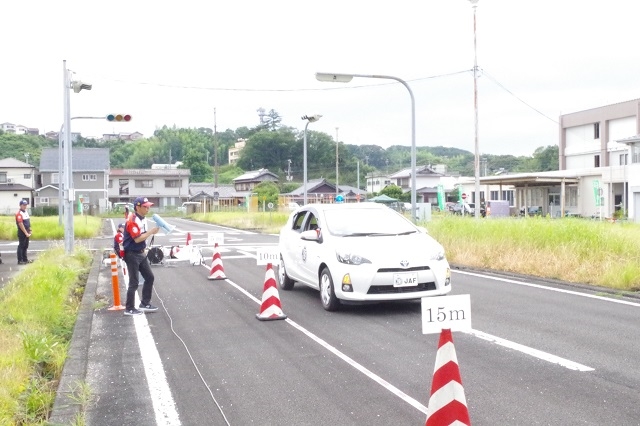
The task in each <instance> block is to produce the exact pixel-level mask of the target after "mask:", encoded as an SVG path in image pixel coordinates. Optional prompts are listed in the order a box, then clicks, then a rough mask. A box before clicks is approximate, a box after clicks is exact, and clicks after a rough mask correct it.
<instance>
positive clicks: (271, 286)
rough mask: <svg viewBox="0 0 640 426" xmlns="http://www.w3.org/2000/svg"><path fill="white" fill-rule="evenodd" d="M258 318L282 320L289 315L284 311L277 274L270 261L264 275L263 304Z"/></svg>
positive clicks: (262, 319)
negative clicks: (277, 284)
mask: <svg viewBox="0 0 640 426" xmlns="http://www.w3.org/2000/svg"><path fill="white" fill-rule="evenodd" d="M256 318H258V319H259V320H260V321H272V320H282V319H285V318H287V316H286V315H285V314H284V313H282V305H280V295H279V294H278V287H276V275H275V273H274V272H273V266H272V265H271V264H270V263H268V264H267V272H266V273H265V276H264V290H263V292H262V305H260V313H259V314H256Z"/></svg>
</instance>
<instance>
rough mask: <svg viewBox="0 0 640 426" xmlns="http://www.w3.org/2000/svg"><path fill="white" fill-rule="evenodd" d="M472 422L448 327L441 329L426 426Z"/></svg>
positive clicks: (468, 425) (467, 423)
mask: <svg viewBox="0 0 640 426" xmlns="http://www.w3.org/2000/svg"><path fill="white" fill-rule="evenodd" d="M454 423H455V424H456V425H467V426H470V425H471V420H470V419H469V410H468V409H467V400H466V398H465V396H464V388H463V387H462V379H461V378H460V369H459V368H458V357H457V356H456V348H455V347H454V346H453V337H452V336H451V329H448V328H445V329H443V330H442V331H441V332H440V342H439V343H438V353H437V355H436V366H435V368H434V370H433V381H432V382H431V397H430V398H429V409H428V411H427V423H426V425H425V426H440V425H450V424H454Z"/></svg>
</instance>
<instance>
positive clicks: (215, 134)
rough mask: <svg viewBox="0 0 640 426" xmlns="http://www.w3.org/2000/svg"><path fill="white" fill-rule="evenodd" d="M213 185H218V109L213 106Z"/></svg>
mask: <svg viewBox="0 0 640 426" xmlns="http://www.w3.org/2000/svg"><path fill="white" fill-rule="evenodd" d="M213 167H214V172H213V176H214V179H213V186H214V188H217V187H218V128H217V123H216V109H215V108H213Z"/></svg>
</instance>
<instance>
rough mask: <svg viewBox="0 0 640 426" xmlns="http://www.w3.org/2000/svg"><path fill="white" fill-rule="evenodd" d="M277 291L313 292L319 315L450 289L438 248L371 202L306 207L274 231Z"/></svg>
mask: <svg viewBox="0 0 640 426" xmlns="http://www.w3.org/2000/svg"><path fill="white" fill-rule="evenodd" d="M278 249H279V252H280V263H279V265H278V281H279V286H280V288H281V289H283V290H292V289H293V287H294V284H295V283H296V282H299V283H301V284H304V285H306V286H309V287H311V288H314V289H316V290H319V291H320V300H321V302H322V306H323V307H324V309H326V310H327V311H334V310H336V309H338V308H339V306H340V304H341V303H342V302H375V301H390V300H410V299H420V298H422V297H425V296H439V295H443V294H447V293H449V292H450V291H451V270H450V267H449V263H448V261H447V259H446V257H445V252H444V248H443V247H442V245H440V243H438V242H437V241H436V240H435V239H434V238H432V237H431V236H430V235H429V234H428V233H427V232H426V230H425V229H424V228H420V227H418V226H416V225H414V224H413V223H412V222H411V221H410V220H408V219H407V218H406V217H404V216H403V215H402V214H401V213H398V212H396V211H395V210H393V209H390V208H388V207H387V206H385V205H383V204H378V203H353V204H350V203H344V204H309V205H306V206H303V207H301V208H300V209H299V210H298V211H296V212H294V213H292V214H291V215H290V217H289V219H288V221H287V223H286V225H285V226H284V227H283V228H282V229H281V231H280V237H279V242H278Z"/></svg>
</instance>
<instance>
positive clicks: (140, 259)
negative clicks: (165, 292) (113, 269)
mask: <svg viewBox="0 0 640 426" xmlns="http://www.w3.org/2000/svg"><path fill="white" fill-rule="evenodd" d="M124 262H125V263H126V264H127V269H128V271H127V272H128V273H129V288H127V303H126V309H127V310H130V309H135V308H136V306H135V301H136V290H138V283H139V281H138V272H139V273H140V275H142V278H143V279H144V284H143V285H142V297H141V298H140V299H141V300H140V301H141V302H142V304H143V305H147V304H148V303H149V302H151V291H152V290H153V280H154V278H155V277H154V276H153V271H152V270H151V265H150V264H149V261H148V260H147V254H146V252H142V253H135V252H131V251H125V253H124Z"/></svg>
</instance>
